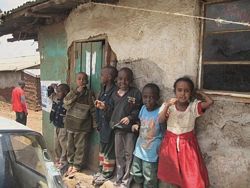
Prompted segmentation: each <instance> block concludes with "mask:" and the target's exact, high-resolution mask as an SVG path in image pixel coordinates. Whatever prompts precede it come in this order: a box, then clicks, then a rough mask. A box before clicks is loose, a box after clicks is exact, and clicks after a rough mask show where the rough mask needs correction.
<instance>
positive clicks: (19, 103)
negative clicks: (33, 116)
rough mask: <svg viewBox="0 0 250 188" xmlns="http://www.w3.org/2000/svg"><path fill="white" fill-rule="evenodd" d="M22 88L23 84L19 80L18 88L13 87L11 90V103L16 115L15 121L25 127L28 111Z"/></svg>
mask: <svg viewBox="0 0 250 188" xmlns="http://www.w3.org/2000/svg"><path fill="white" fill-rule="evenodd" d="M24 87H25V82H24V81H22V80H20V81H19V82H18V87H15V88H14V89H13V90H12V95H11V102H12V110H13V111H14V112H15V113H16V121H17V122H19V123H21V124H23V125H26V124H27V116H28V110H27V103H26V100H25V94H24V90H23V89H24Z"/></svg>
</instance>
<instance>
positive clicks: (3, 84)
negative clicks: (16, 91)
mask: <svg viewBox="0 0 250 188" xmlns="http://www.w3.org/2000/svg"><path fill="white" fill-rule="evenodd" d="M19 80H21V71H17V72H11V71H4V72H1V73H0V100H1V101H6V102H11V92H12V90H13V88H14V87H16V86H17V85H18V81H19Z"/></svg>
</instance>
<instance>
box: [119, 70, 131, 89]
mask: <svg viewBox="0 0 250 188" xmlns="http://www.w3.org/2000/svg"><path fill="white" fill-rule="evenodd" d="M130 83H131V78H129V74H128V73H127V72H126V71H119V72H118V77H117V86H118V88H119V89H121V90H123V91H126V90H128V88H129V85H130Z"/></svg>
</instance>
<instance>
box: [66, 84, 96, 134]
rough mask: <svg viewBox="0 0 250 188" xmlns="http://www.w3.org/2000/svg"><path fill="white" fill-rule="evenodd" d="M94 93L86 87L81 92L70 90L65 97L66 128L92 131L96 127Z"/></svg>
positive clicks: (77, 130)
mask: <svg viewBox="0 0 250 188" xmlns="http://www.w3.org/2000/svg"><path fill="white" fill-rule="evenodd" d="M94 100H95V97H94V94H93V92H92V91H91V90H89V89H87V88H85V89H84V90H83V91H82V92H81V93H79V92H77V91H76V90H72V91H70V92H69V93H68V94H67V96H66V97H65V98H64V107H65V109H67V113H66V117H65V128H67V129H68V130H70V131H76V132H90V131H91V130H92V128H96V127H97V126H96V112H95V106H94Z"/></svg>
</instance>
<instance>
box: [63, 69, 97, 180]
mask: <svg viewBox="0 0 250 188" xmlns="http://www.w3.org/2000/svg"><path fill="white" fill-rule="evenodd" d="M87 84H88V75H87V74H86V73H85V72H79V73H78V74H77V76H76V85H77V88H76V89H74V90H72V91H70V92H69V93H68V95H67V96H66V97H65V98H64V106H65V108H66V109H67V112H66V117H65V127H66V128H67V134H68V148H67V149H68V155H67V157H68V163H69V168H68V171H67V173H66V176H69V178H73V177H74V176H75V173H76V172H79V171H80V170H81V169H82V168H83V167H85V166H86V163H87V153H86V149H87V146H88V138H89V135H90V132H91V131H92V129H93V128H96V123H95V122H96V112H95V106H94V101H93V100H94V98H95V97H94V94H93V93H92V91H90V90H89V89H88V88H87Z"/></svg>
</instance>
